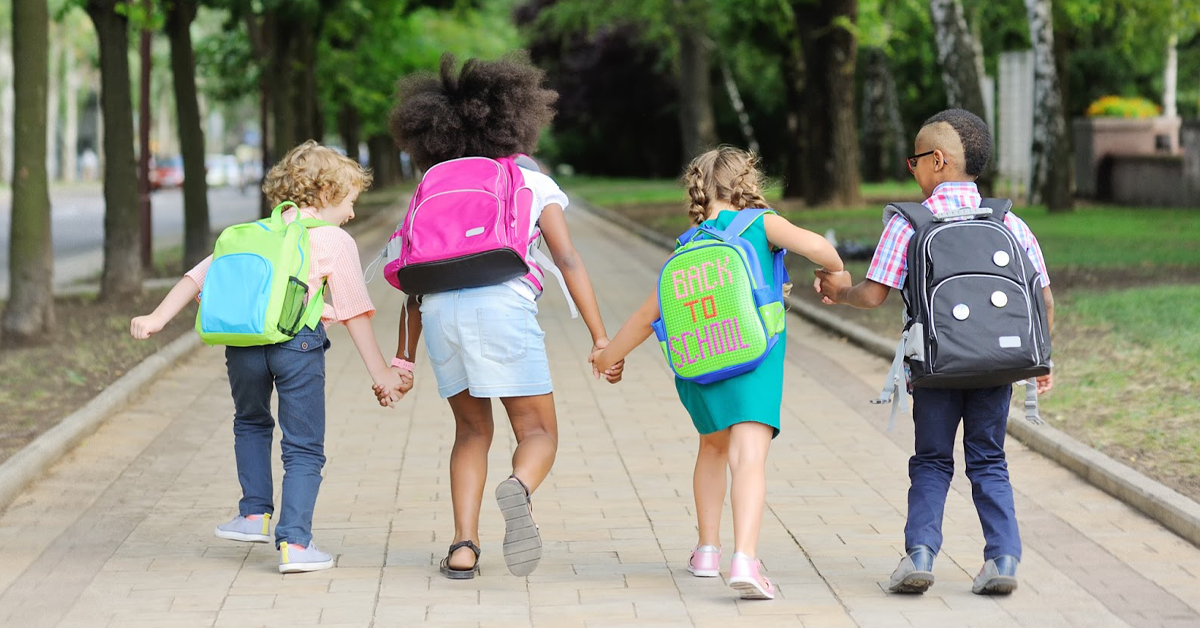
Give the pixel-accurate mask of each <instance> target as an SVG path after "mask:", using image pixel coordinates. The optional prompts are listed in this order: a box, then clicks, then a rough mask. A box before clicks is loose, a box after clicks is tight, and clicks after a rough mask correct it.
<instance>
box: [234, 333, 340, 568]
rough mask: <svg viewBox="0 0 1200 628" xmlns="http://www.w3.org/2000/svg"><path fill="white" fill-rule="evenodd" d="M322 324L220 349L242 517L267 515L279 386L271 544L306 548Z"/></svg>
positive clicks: (313, 496)
mask: <svg viewBox="0 0 1200 628" xmlns="http://www.w3.org/2000/svg"><path fill="white" fill-rule="evenodd" d="M328 348H329V340H328V339H326V337H325V328H324V326H322V325H317V329H315V330H312V329H303V330H301V332H300V333H299V334H297V335H296V337H295V338H293V339H291V340H288V341H287V342H282V343H279V344H277V345H266V346H262V347H226V348H225V365H226V367H227V368H228V370H229V388H230V390H232V392H233V407H234V413H233V453H234V456H235V458H236V459H237V471H238V482H240V483H241V485H242V499H241V501H240V502H238V512H239V513H240V514H241V515H242V516H246V515H260V514H263V513H272V514H273V513H274V512H275V508H274V505H273V503H272V500H271V497H272V494H273V493H274V489H273V485H272V482H271V441H272V436H273V432H274V429H275V420H274V419H273V418H272V417H271V391H272V389H275V390H278V391H279V428H280V430H281V431H282V432H283V441H282V444H281V447H280V449H281V450H282V452H283V498H282V500H281V501H282V504H281V506H280V508H281V512H280V515H279V517H277V518H276V525H275V544H276V545H278V544H279V543H280V542H282V541H287V542H288V543H295V544H297V545H303V546H306V547H307V546H308V544H309V542H310V541H311V540H312V517H313V508H314V506H315V505H316V503H317V491H318V490H319V489H320V487H321V468H322V467H324V466H325V350H326V349H328Z"/></svg>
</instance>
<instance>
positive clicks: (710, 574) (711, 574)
mask: <svg viewBox="0 0 1200 628" xmlns="http://www.w3.org/2000/svg"><path fill="white" fill-rule="evenodd" d="M687 570H688V573H690V574H692V575H693V576H696V577H697V578H716V577H717V576H719V575H721V572H720V570H713V571H706V570H704V569H692V568H691V566H690V565H689V566H688V568H687Z"/></svg>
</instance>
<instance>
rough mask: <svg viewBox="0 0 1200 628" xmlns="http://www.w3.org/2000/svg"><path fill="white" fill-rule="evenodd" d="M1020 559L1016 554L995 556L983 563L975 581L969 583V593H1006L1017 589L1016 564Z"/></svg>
mask: <svg viewBox="0 0 1200 628" xmlns="http://www.w3.org/2000/svg"><path fill="white" fill-rule="evenodd" d="M1020 562H1021V561H1019V560H1017V557H1016V556H997V557H995V558H993V559H991V560H989V561H987V562H986V563H984V564H983V569H980V570H979V575H978V576H975V582H973V583H971V593H975V594H977V595H1008V594H1009V593H1012V592H1013V591H1016V590H1017V564H1018V563H1020Z"/></svg>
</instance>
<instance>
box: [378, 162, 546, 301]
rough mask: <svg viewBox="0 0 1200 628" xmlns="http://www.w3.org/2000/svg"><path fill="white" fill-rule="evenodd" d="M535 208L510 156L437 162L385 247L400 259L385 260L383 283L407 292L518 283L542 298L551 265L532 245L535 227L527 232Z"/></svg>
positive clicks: (430, 291)
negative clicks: (544, 269) (547, 270)
mask: <svg viewBox="0 0 1200 628" xmlns="http://www.w3.org/2000/svg"><path fill="white" fill-rule="evenodd" d="M533 202H534V194H533V190H531V189H530V188H528V187H526V185H525V176H524V175H523V174H521V169H520V168H519V167H517V165H516V163H514V161H513V159H512V158H509V157H505V158H502V159H488V158H486V157H463V158H461V159H452V160H450V161H444V162H442V163H440V164H437V165H436V166H434V167H432V168H430V169H429V171H428V172H426V173H425V176H424V178H422V179H421V183H420V184H419V185H418V186H417V189H416V191H415V192H414V193H413V197H412V201H411V202H410V203H409V206H408V214H406V215H405V217H404V221H403V222H401V223H400V228H399V229H398V230H397V231H396V232H395V233H393V234H392V238H391V240H390V241H389V242H388V247H387V251H388V252H389V253H394V254H395V258H394V259H392V257H393V255H392V254H389V255H387V257H388V262H387V265H386V266H384V270H383V274H384V277H386V278H387V280H388V283H390V284H392V285H393V286H395V287H396V288H397V289H399V290H403V291H404V292H407V293H408V294H429V293H435V292H448V291H450V290H458V289H460V288H477V287H480V286H490V285H495V284H500V283H504V282H505V281H508V280H510V279H514V278H517V277H521V278H522V279H523V281H525V282H526V283H528V284H529V285H530V286H531V287H532V288H533V289H534V292H535V293H537V294H540V293H541V291H542V282H543V280H544V279H545V272H544V271H543V269H542V266H543V265H545V263H546V262H548V261H549V260H548V258H546V256H545V255H544V254H541V251H539V250H538V249H537V247H536V246H531V245H532V244H534V243H536V242H537V238H538V237H539V236H540V235H541V234H540V232H539V231H538V230H537V228H536V226H535V227H534V228H533V229H530V224H529V221H530V218H531V216H532V207H533ZM531 233H532V235H531ZM539 262H541V264H539ZM549 266H550V267H551V268H550V270H551V271H557V269H556V268H553V264H549ZM555 274H557V272H556V273H555Z"/></svg>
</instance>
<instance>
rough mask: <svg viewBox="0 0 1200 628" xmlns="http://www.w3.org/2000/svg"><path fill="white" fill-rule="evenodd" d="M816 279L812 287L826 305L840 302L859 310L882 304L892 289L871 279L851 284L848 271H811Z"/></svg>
mask: <svg viewBox="0 0 1200 628" xmlns="http://www.w3.org/2000/svg"><path fill="white" fill-rule="evenodd" d="M813 272H814V274H816V276H817V279H816V281H814V282H813V288H814V289H816V291H817V293H818V294H820V295H821V296H822V297H823V299H822V301H824V302H825V304H826V305H834V304H842V305H849V306H851V307H856V308H859V309H861V310H870V309H874V308H877V307H879V306H880V305H883V302H884V300H886V299H887V296H888V294H889V293H891V291H892V289H891V288H889V287H888V286H885V285H883V284H881V283H879V282H877V281H873V280H871V279H867V280H864V281H863V282H861V283H859V284H858V285H857V286H851V283H853V279H852V278H851V277H850V273H849V272H848V271H844V270H843V271H842V272H840V273H831V272H827V271H824V270H820V269H818V270H815V271H813Z"/></svg>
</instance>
